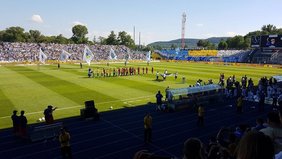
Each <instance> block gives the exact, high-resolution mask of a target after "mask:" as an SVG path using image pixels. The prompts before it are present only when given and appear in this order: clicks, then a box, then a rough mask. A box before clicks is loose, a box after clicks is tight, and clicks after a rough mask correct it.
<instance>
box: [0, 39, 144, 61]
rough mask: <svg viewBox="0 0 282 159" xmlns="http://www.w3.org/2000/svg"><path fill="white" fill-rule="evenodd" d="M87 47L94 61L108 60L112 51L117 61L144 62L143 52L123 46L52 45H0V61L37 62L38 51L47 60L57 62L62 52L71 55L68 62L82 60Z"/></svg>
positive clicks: (6, 43)
mask: <svg viewBox="0 0 282 159" xmlns="http://www.w3.org/2000/svg"><path fill="white" fill-rule="evenodd" d="M86 46H88V47H89V49H90V50H91V51H92V52H93V54H94V59H93V60H94V61H99V60H108V59H109V54H110V50H111V49H113V50H114V52H115V54H116V55H117V59H119V60H122V59H132V60H146V53H145V52H131V51H130V49H129V48H128V47H126V46H123V45H99V44H94V45H85V44H53V43H19V42H16V43H10V42H2V43H0V61H6V62H26V61H28V62H34V61H37V60H38V55H39V49H40V48H41V49H42V51H43V52H44V53H45V54H46V55H47V57H48V58H47V60H58V59H59V57H60V54H61V52H62V50H65V51H67V52H68V53H70V54H71V56H70V60H82V57H83V52H84V48H85V47H86Z"/></svg>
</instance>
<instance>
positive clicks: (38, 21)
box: [31, 14, 43, 23]
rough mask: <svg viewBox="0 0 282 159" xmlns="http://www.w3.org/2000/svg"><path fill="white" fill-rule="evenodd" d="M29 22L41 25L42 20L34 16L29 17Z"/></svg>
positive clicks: (38, 16)
mask: <svg viewBox="0 0 282 159" xmlns="http://www.w3.org/2000/svg"><path fill="white" fill-rule="evenodd" d="M31 21H33V22H35V23H43V19H42V18H41V16H40V15H37V14H34V15H32V16H31Z"/></svg>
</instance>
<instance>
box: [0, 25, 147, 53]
mask: <svg viewBox="0 0 282 159" xmlns="http://www.w3.org/2000/svg"><path fill="white" fill-rule="evenodd" d="M72 34H73V35H72V37H70V38H66V37H64V36H63V35H62V34H59V35H57V36H46V35H43V34H42V33H41V32H40V31H39V30H29V31H27V32H25V30H24V29H23V28H21V27H19V26H16V27H9V28H6V29H5V30H0V42H27V43H56V44H95V43H97V44H101V45H125V46H127V47H129V48H131V49H137V50H143V51H147V50H151V48H148V47H146V46H136V45H135V43H134V40H133V39H132V38H131V36H130V35H129V34H128V33H127V32H125V31H120V32H118V33H117V34H115V32H114V31H111V33H110V34H109V35H108V37H106V38H105V37H99V38H98V39H96V37H94V38H93V40H89V38H88V37H86V35H87V34H88V29H87V27H86V26H84V25H75V26H73V27H72Z"/></svg>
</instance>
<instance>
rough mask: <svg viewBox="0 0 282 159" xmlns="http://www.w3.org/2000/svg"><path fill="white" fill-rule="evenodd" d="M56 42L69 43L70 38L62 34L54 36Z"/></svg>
mask: <svg viewBox="0 0 282 159" xmlns="http://www.w3.org/2000/svg"><path fill="white" fill-rule="evenodd" d="M54 43H57V44H68V43H69V40H68V39H67V38H65V37H64V36H63V35H62V34H60V35H58V36H56V37H54Z"/></svg>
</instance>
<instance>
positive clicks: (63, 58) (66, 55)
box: [59, 50, 71, 61]
mask: <svg viewBox="0 0 282 159" xmlns="http://www.w3.org/2000/svg"><path fill="white" fill-rule="evenodd" d="M70 56H71V54H70V53H68V52H67V51H65V50H62V53H61V55H60V57H59V60H60V61H67V60H68V59H69V57H70Z"/></svg>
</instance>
